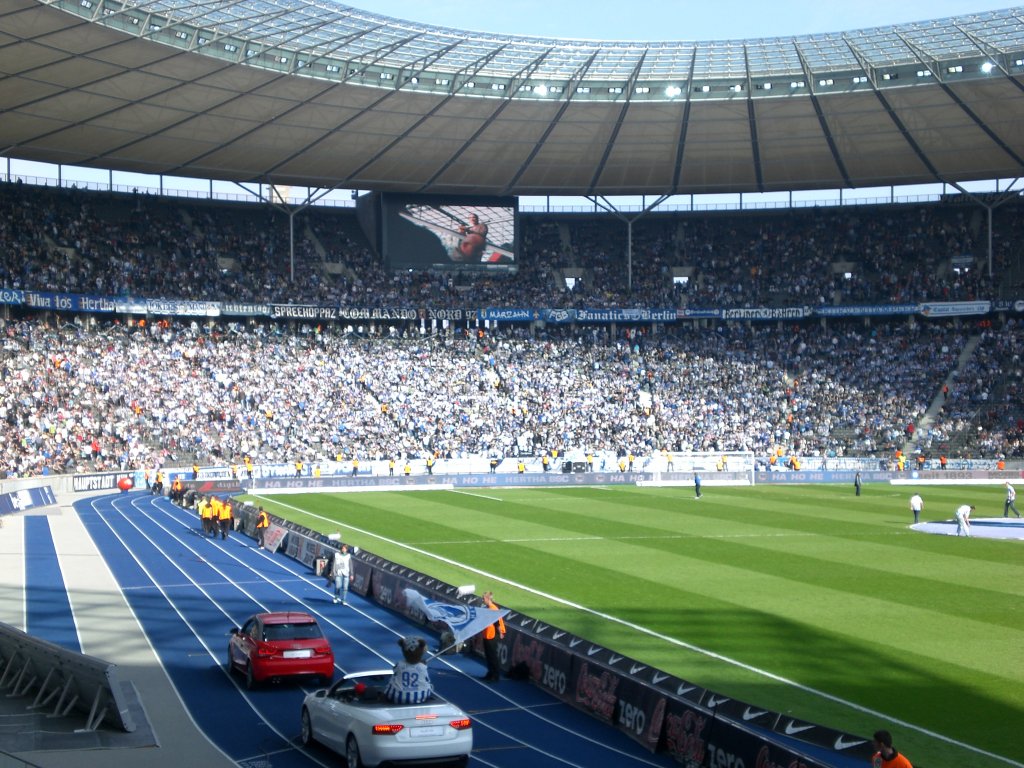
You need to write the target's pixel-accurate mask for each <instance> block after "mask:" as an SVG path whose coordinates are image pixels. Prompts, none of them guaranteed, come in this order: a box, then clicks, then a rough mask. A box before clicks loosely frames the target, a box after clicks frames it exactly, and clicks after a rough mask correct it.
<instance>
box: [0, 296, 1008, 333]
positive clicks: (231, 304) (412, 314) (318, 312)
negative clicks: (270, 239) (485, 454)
mask: <svg viewBox="0 0 1024 768" xmlns="http://www.w3.org/2000/svg"><path fill="white" fill-rule="evenodd" d="M0 304H8V305H14V306H16V305H20V306H24V307H28V308H30V309H43V310H50V311H56V312H85V313H111V314H112V313H118V314H123V315H156V316H161V317H221V316H229V317H270V318H274V319H283V320H310V321H315V322H319V321H324V320H332V321H358V320H369V321H416V320H418V321H420V323H421V324H422V323H426V322H428V321H429V322H430V323H431V324H435V323H436V322H437V321H455V322H466V321H470V320H476V321H479V320H484V321H489V322H503V323H532V322H535V321H542V322H545V323H552V324H566V323H641V324H647V323H674V322H678V321H681V320H701V319H722V320H747V321H767V322H770V321H777V320H804V319H806V318H810V317H826V318H827V317H870V316H897V315H913V314H921V315H924V316H926V317H956V316H966V315H985V314H989V313H991V312H1024V300H1019V299H1016V300H1000V301H934V302H923V303H920V304H857V305H850V306H825V305H822V306H817V307H732V308H728V309H726V308H721V307H686V308H684V309H675V308H667V307H636V308H631V309H603V308H593V307H584V308H581V309H569V308H565V309H561V308H557V309H556V308H540V307H486V308H484V309H476V308H472V307H460V308H454V307H422V306H419V307H417V306H404V307H403V306H370V307H367V306H363V307H338V306H329V305H319V304H262V303H259V302H236V301H225V302H220V301H189V300H187V299H145V298H139V297H134V296H95V295H89V294H78V293H54V292H46V291H24V290H20V289H16V288H0Z"/></svg>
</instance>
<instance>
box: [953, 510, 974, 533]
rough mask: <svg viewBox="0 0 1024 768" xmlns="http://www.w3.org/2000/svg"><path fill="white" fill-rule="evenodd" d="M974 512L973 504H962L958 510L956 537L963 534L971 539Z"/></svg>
mask: <svg viewBox="0 0 1024 768" xmlns="http://www.w3.org/2000/svg"><path fill="white" fill-rule="evenodd" d="M973 511H974V505H973V504H961V505H960V506H959V507H957V508H956V535H957V536H959V535H961V534H963V535H964V536H967V537H968V538H970V535H971V512H973Z"/></svg>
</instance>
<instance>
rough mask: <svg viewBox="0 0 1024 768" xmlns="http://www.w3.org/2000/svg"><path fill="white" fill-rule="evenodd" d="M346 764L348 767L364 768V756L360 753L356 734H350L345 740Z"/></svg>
mask: <svg viewBox="0 0 1024 768" xmlns="http://www.w3.org/2000/svg"><path fill="white" fill-rule="evenodd" d="M345 764H346V765H347V766H348V768H363V758H362V757H361V756H360V754H359V744H357V743H356V737H355V736H351V735H350V736H349V737H348V741H346V742H345Z"/></svg>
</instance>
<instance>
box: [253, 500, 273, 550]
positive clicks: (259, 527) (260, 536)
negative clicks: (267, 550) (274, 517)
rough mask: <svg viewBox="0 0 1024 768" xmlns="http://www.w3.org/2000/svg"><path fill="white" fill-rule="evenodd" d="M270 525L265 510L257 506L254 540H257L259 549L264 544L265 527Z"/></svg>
mask: <svg viewBox="0 0 1024 768" xmlns="http://www.w3.org/2000/svg"><path fill="white" fill-rule="evenodd" d="M269 527H270V518H269V517H268V516H267V513H266V510H264V509H263V507H260V508H259V513H258V514H257V515H256V541H257V542H259V545H260V549H263V547H264V546H265V545H266V542H265V541H264V538H265V537H266V535H267V528H269Z"/></svg>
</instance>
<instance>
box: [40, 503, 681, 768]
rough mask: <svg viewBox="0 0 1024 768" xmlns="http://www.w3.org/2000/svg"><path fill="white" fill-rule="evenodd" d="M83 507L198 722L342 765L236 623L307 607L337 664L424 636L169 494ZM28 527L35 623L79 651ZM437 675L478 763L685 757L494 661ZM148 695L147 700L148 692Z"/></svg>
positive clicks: (215, 732)
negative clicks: (240, 644)
mask: <svg viewBox="0 0 1024 768" xmlns="http://www.w3.org/2000/svg"><path fill="white" fill-rule="evenodd" d="M75 507H76V509H77V511H78V513H79V516H80V518H81V519H82V521H83V523H84V524H85V526H86V529H87V530H88V532H89V535H90V536H91V537H92V539H93V540H94V542H95V543H96V545H97V547H98V549H99V551H100V553H101V554H102V556H103V558H104V560H105V561H106V562H107V564H108V566H109V568H110V569H111V571H112V573H113V574H114V577H115V579H116V580H117V582H118V584H119V586H120V588H121V590H122V592H123V593H124V595H125V598H126V600H127V601H128V603H129V605H130V607H131V608H132V610H133V611H134V613H135V615H136V617H137V618H138V620H139V622H140V623H141V625H142V628H143V631H144V632H145V634H146V635H147V637H148V638H149V641H150V643H151V644H152V645H153V648H154V649H155V650H156V653H157V655H158V657H159V659H160V662H161V664H162V665H163V666H164V668H165V669H166V671H167V673H168V675H169V677H170V679H171V681H172V683H173V685H174V687H175V688H176V689H177V691H178V694H179V696H180V697H181V699H182V700H183V701H184V702H185V705H186V707H187V708H188V710H189V712H190V713H191V715H192V718H193V719H194V720H195V722H196V723H198V724H199V725H200V727H202V728H203V729H204V731H205V732H206V734H207V735H208V737H209V739H210V740H211V741H212V742H213V743H214V744H216V745H217V746H218V747H219V748H220V749H221V750H223V751H224V752H225V753H226V754H227V755H228V756H229V757H230V758H231V759H232V760H235V761H236V762H238V763H240V764H243V765H244V764H246V763H248V762H255V761H257V760H261V759H262V760H264V761H267V762H272V764H273V765H274V767H275V768H308V767H309V766H328V765H331V766H335V765H338V764H339V762H340V758H338V757H337V756H334V755H333V754H331V753H330V752H328V751H326V750H324V749H322V748H319V747H315V748H313V749H305V748H303V747H302V746H301V745H300V744H299V740H298V735H299V709H300V705H301V701H302V698H303V696H304V695H305V694H306V693H307V692H308V691H309V690H312V688H303V687H302V686H300V685H298V684H281V685H274V686H268V687H265V688H262V689H257V690H255V691H252V692H250V691H248V690H246V689H245V685H244V681H243V680H242V679H241V677H240V676H238V675H234V674H230V673H229V672H228V671H227V667H226V658H227V644H228V637H229V633H230V630H231V628H232V627H236V626H241V625H242V623H243V622H244V621H245V620H246V618H248V617H249V616H250V615H252V614H253V613H257V612H260V611H278V610H302V611H307V612H309V613H311V614H313V615H314V616H316V617H317V619H318V620H319V621H320V623H321V625H322V626H323V627H324V630H325V631H326V632H327V633H328V636H329V637H330V640H331V644H332V646H333V647H334V652H335V658H336V661H337V665H338V672H339V673H341V672H349V671H353V670H359V669H367V668H382V667H385V668H386V667H390V666H391V664H393V663H394V662H395V661H396V660H397V655H398V646H397V644H396V640H397V639H398V638H399V637H401V636H402V635H404V634H408V633H410V632H417V633H422V632H423V630H422V629H420V628H419V627H416V626H413V625H411V624H409V623H407V622H406V621H405V620H404V619H403V618H401V617H399V616H397V615H395V614H392V613H390V612H389V611H386V610H384V609H383V608H381V607H379V606H377V605H375V604H373V603H371V602H368V601H366V600H364V599H362V598H361V597H359V596H358V595H354V594H350V596H349V605H348V606H341V605H334V604H333V602H332V595H331V593H330V592H328V590H327V588H326V585H325V582H324V580H323V579H322V578H318V577H316V576H315V575H314V574H313V573H312V572H311V571H310V570H309V569H308V568H307V567H305V566H304V565H301V564H300V563H298V562H296V561H294V560H292V559H291V558H288V557H286V556H284V555H283V554H277V553H269V552H267V551H265V550H260V549H258V548H257V547H255V546H254V542H253V541H252V540H251V539H249V538H247V537H245V536H242V535H241V534H237V533H233V534H232V535H231V536H230V537H229V538H228V539H227V540H224V541H222V540H220V539H208V538H205V537H203V536H202V535H201V534H200V531H199V521H198V518H197V517H196V516H195V514H194V513H193V512H191V511H187V510H183V509H181V508H179V507H177V506H175V505H173V504H171V503H170V502H169V501H167V500H166V499H163V498H158V497H154V496H151V495H149V494H147V493H143V492H135V493H129V494H121V495H114V496H103V497H98V498H94V499H89V500H86V501H80V502H78V503H76V505H75ZM41 519H44V518H41ZM30 528H31V529H32V533H29V528H26V553H32V554H31V555H29V560H28V561H29V562H30V563H31V565H30V566H29V570H30V571H32V572H35V573H32V574H31V577H30V579H29V581H28V582H27V583H28V590H27V591H28V594H29V595H30V596H31V603H32V605H30V606H29V611H28V626H29V630H30V632H31V633H32V634H35V635H37V636H40V637H43V638H45V639H47V640H51V641H54V642H58V643H60V644H61V645H63V646H65V647H69V648H76V649H77V647H78V646H77V642H78V640H77V634H76V632H75V626H74V617H73V616H72V614H71V608H70V605H69V603H68V600H67V595H66V594H65V593H64V590H63V582H62V579H61V576H60V570H59V568H58V567H57V555H56V552H54V551H53V543H52V541H49V542H48V547H47V541H45V540H44V539H46V538H47V536H48V529H47V530H46V531H38V532H37V531H35V529H36V525H35V524H33V525H32V526H31V527H30ZM30 537H31V541H29V538H30ZM37 600H39V601H40V604H39V605H35V603H36V602H37ZM430 639H431V640H432V641H433V643H434V644H436V641H437V639H436V638H430ZM108 660H109V661H113V662H117V659H116V658H111V659H108ZM430 670H431V676H432V678H433V680H434V685H435V687H436V688H437V690H438V693H439V694H440V695H441V696H442V697H444V698H446V699H449V700H451V701H452V702H454V703H456V704H458V705H459V706H460V707H462V708H463V709H464V710H466V711H467V712H468V713H469V714H470V716H471V717H472V718H473V720H474V751H473V756H472V760H471V763H470V764H471V765H473V766H491V767H492V768H512V767H513V766H515V767H516V768H521V767H522V766H530V767H531V768H548V767H549V766H550V767H551V768H556V767H557V768H572V767H574V766H578V767H579V768H601V767H604V766H609V767H613V768H619V767H621V768H634V767H637V768H639V767H640V766H665V768H668V766H672V765H675V763H674V762H673V761H672V760H671V759H670V758H669V757H668V756H666V755H652V754H651V753H649V752H647V751H646V750H644V749H643V748H641V747H640V746H639V745H637V744H636V743H634V742H633V741H632V740H630V739H629V738H627V737H626V736H624V735H623V734H620V733H619V732H617V731H615V730H613V729H610V728H608V727H606V726H604V725H602V724H601V723H599V722H598V721H596V720H594V719H593V718H590V717H589V716H587V715H584V714H582V713H580V712H577V711H576V710H574V709H572V708H571V707H569V706H567V705H565V704H563V703H561V702H558V701H557V700H555V699H553V698H551V697H550V696H548V695H546V694H545V693H543V692H542V691H540V690H538V689H537V688H535V687H534V686H532V685H531V684H529V683H527V682H519V681H512V680H503V681H502V682H501V683H500V684H498V685H489V684H486V683H483V682H481V681H480V680H479V679H478V677H479V676H480V675H482V674H483V673H484V671H485V670H484V667H483V665H482V664H481V663H480V662H479V661H477V660H475V659H471V658H468V657H463V656H445V657H441V658H438V659H434V660H433V661H431V662H430ZM140 694H141V696H142V699H143V703H145V691H144V690H143V691H141V692H140Z"/></svg>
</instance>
